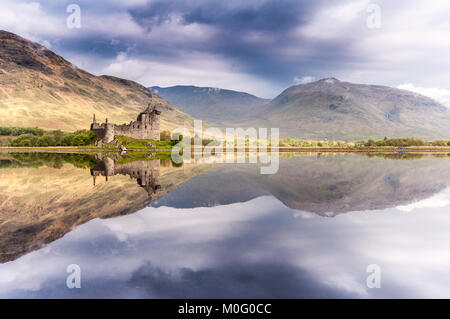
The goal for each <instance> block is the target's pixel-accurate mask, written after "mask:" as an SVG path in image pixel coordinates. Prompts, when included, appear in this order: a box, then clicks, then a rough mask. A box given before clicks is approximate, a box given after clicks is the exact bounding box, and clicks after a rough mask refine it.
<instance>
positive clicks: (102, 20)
mask: <svg viewBox="0 0 450 319" xmlns="http://www.w3.org/2000/svg"><path fill="white" fill-rule="evenodd" d="M72 2H73V1H69V0H64V1H58V2H54V1H46V2H44V1H41V2H38V1H33V0H21V1H11V0H4V1H3V2H2V10H1V12H0V28H2V29H6V30H9V31H12V32H15V33H18V34H19V35H22V36H24V37H27V38H30V39H32V40H35V41H39V42H40V43H45V44H46V46H50V47H51V49H52V50H54V51H55V52H56V53H58V54H61V55H63V56H64V57H67V58H70V59H73V60H74V61H81V63H82V64H83V65H84V66H85V67H86V68H87V71H89V72H92V73H94V74H99V72H102V71H103V70H108V69H111V70H112V69H113V66H111V64H112V63H116V62H115V61H114V59H116V57H117V56H118V55H119V54H120V53H121V52H126V53H127V56H128V59H129V60H133V61H139V63H140V62H145V63H153V64H154V65H167V67H168V63H170V64H171V65H172V66H173V70H176V69H178V70H179V72H180V74H183V84H197V85H198V84H200V83H204V84H205V86H217V87H225V88H226V87H228V88H234V87H236V86H237V85H234V86H230V83H231V84H232V83H233V82H235V83H236V84H239V86H240V87H239V88H238V89H239V90H241V91H249V92H250V93H253V94H257V95H261V96H264V97H273V96H275V95H277V94H278V93H279V92H281V91H282V90H283V89H285V88H286V87H288V86H290V85H292V79H293V78H296V80H295V81H296V82H298V81H301V80H300V79H299V78H300V77H299V76H298V75H299V74H307V75H308V76H310V77H314V78H316V79H317V78H327V77H329V76H330V75H333V76H336V77H338V78H340V79H342V80H345V81H350V82H357V83H371V84H383V85H390V86H397V85H398V83H414V85H415V86H416V87H418V88H441V90H450V78H449V77H448V76H447V74H448V72H447V70H448V69H450V61H449V60H448V59H446V57H447V56H448V55H449V54H450V43H448V41H447V42H445V41H442V39H446V38H448V37H450V28H449V27H448V13H449V12H450V3H449V2H448V1H445V0H435V1H434V2H433V6H429V5H427V4H426V3H423V1H420V0H411V1H395V2H394V1H387V0H380V1H377V4H378V5H379V6H380V9H381V25H382V27H381V28H380V29H370V28H368V27H367V23H366V21H367V18H368V16H369V15H370V13H369V12H367V8H368V6H369V4H370V3H371V1H368V0H363V1H357V0H344V1H340V2H335V1H331V0H318V1H306V0H286V1H282V2H279V1H275V0H249V1H245V2H243V1H237V0H231V1H218V0H216V1H206V0H196V1H182V0H174V1H160V0H153V1H146V0H129V1H118V0H114V1H106V0H99V1H95V2H94V1H88V0H79V1H78V2H77V3H78V4H79V5H80V7H81V18H82V28H81V29H68V28H67V26H66V24H65V23H66V18H67V16H68V13H67V12H66V7H67V5H69V4H70V3H72ZM199 56H205V57H207V58H206V63H205V65H202V64H201V63H200V64H199V63H197V62H198V57H199ZM191 59H192V60H191ZM211 59H215V60H216V63H215V65H212V64H211V63H210V61H211ZM185 65H195V67H196V69H197V71H198V72H192V71H193V70H191V71H189V72H187V70H186V69H190V67H187V68H186V67H185ZM224 65H226V66H227V67H226V70H227V72H226V76H225V77H223V78H222V77H220V76H219V75H221V74H223V71H224V67H223V66H224ZM215 67H217V69H215ZM135 73H136V70H134V69H130V72H129V73H127V72H125V70H121V73H120V75H121V76H123V77H126V78H129V79H132V80H138V81H144V82H141V83H142V84H143V85H146V86H150V85H165V86H167V85H175V84H180V82H181V81H180V79H179V78H178V77H177V76H176V75H175V74H176V72H171V73H170V74H172V77H171V79H169V77H168V76H166V77H164V76H163V75H161V76H163V77H162V78H161V81H159V80H158V79H157V78H156V76H151V77H150V76H148V75H147V76H142V75H140V74H138V75H139V76H136V74H135ZM189 74H192V78H191V77H189ZM200 74H201V75H206V76H205V78H204V80H201V79H200V78H199V75H200ZM208 74H209V76H208ZM211 74H217V75H218V76H216V77H213V76H211ZM113 75H119V74H113ZM157 75H158V76H160V74H157ZM210 82H212V83H210ZM202 85H203V84H202ZM260 85H261V87H260ZM433 90H434V91H437V89H433ZM435 93H436V94H435ZM432 94H433V95H434V96H444V98H445V99H447V97H446V96H447V93H446V92H444V91H439V92H432Z"/></svg>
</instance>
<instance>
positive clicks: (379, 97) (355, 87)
mask: <svg viewBox="0 0 450 319" xmlns="http://www.w3.org/2000/svg"><path fill="white" fill-rule="evenodd" d="M150 89H151V90H152V91H153V92H155V93H158V94H160V95H161V96H162V97H163V98H165V99H167V100H168V101H170V102H171V103H173V104H175V105H177V106H178V107H180V108H181V109H182V110H184V111H185V112H187V113H189V114H192V115H193V116H195V117H197V118H201V119H206V120H208V121H209V122H211V123H214V124H215V125H218V126H225V125H227V126H230V127H278V128H280V136H281V137H286V136H290V137H297V138H303V139H325V138H327V139H333V140H358V139H367V138H383V137H385V136H387V137H407V136H414V137H421V138H425V139H439V138H450V111H449V109H447V108H446V107H445V106H443V105H441V104H439V103H438V102H436V101H434V100H433V99H431V98H428V97H425V96H423V95H420V94H417V93H413V92H409V91H406V90H400V89H395V88H391V87H387V86H379V85H365V84H353V83H349V82H344V81H339V80H338V79H335V78H327V79H322V80H319V81H317V82H312V83H308V84H301V85H295V86H291V87H289V88H288V89H286V90H285V91H284V92H282V93H281V94H280V95H279V96H277V97H276V98H275V99H273V100H271V101H269V100H265V99H261V98H258V97H255V96H253V95H250V94H247V93H242V92H235V91H230V90H222V89H215V88H200V87H195V86H174V87H168V88H161V87H158V86H154V87H151V88H150Z"/></svg>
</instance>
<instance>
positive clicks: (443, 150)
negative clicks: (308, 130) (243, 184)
mask: <svg viewBox="0 0 450 319" xmlns="http://www.w3.org/2000/svg"><path fill="white" fill-rule="evenodd" d="M205 149H208V148H202V149H201V150H200V149H199V148H194V147H193V148H191V151H193V152H199V151H202V150H205ZM211 149H212V150H214V149H215V148H211ZM171 151H172V149H155V148H139V149H127V152H171ZM264 151H268V152H271V151H272V150H271V148H269V147H268V148H267V150H264ZM278 151H279V152H317V153H320V152H343V153H417V152H424V153H448V152H450V147H439V146H436V147H428V146H427V147H402V148H401V149H400V148H399V147H385V146H384V147H361V148H349V147H342V148H340V147H286V146H283V147H279V148H278ZM0 152H44V153H45V152H47V153H52V152H64V153H72V152H83V153H91V152H92V153H99V152H120V149H118V148H94V147H86V148H83V147H76V146H49V147H20V146H19V147H9V146H0ZM224 152H226V150H225V151H224ZM234 152H258V149H253V148H252V149H249V148H234Z"/></svg>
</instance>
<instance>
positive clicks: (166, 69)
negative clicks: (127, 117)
mask: <svg viewBox="0 0 450 319" xmlns="http://www.w3.org/2000/svg"><path fill="white" fill-rule="evenodd" d="M99 73H102V74H110V75H114V76H118V77H123V78H128V79H131V80H134V81H137V82H139V83H142V84H144V85H146V86H153V85H158V86H163V87H164V86H172V85H197V86H207V87H218V88H225V89H231V90H242V88H243V87H245V88H246V91H248V92H250V93H253V94H256V95H258V96H262V97H272V96H273V95H275V94H277V93H279V91H278V90H274V89H273V87H272V85H271V84H270V83H269V82H266V81H264V80H262V79H260V78H258V77H254V76H251V75H249V74H246V73H242V72H241V71H240V70H239V69H238V68H237V67H236V66H235V65H234V64H233V63H232V62H231V61H228V60H227V59H225V58H223V57H221V56H217V55H212V54H206V53H200V52H190V53H184V54H181V55H180V56H177V57H174V58H166V59H163V58H158V59H154V58H150V59H148V60H144V59H142V58H137V57H130V56H128V55H127V54H126V53H124V52H122V53H120V54H118V56H117V57H116V59H115V60H113V61H111V63H109V64H108V66H106V67H105V68H103V69H102V70H101V71H99Z"/></svg>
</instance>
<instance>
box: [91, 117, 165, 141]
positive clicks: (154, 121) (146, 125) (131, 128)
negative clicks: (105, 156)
mask: <svg viewBox="0 0 450 319" xmlns="http://www.w3.org/2000/svg"><path fill="white" fill-rule="evenodd" d="M159 114H160V113H159V112H154V113H151V112H147V113H146V112H143V113H141V114H139V116H138V118H137V121H133V122H131V123H130V124H121V125H115V124H110V123H103V124H97V123H95V122H94V123H92V124H91V131H93V132H94V133H95V135H96V136H97V137H99V138H101V139H102V142H103V143H111V142H112V141H114V138H115V137H116V136H126V137H131V138H135V139H149V140H155V141H159V140H160V133H159V128H160V127H159ZM94 121H95V119H94Z"/></svg>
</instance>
